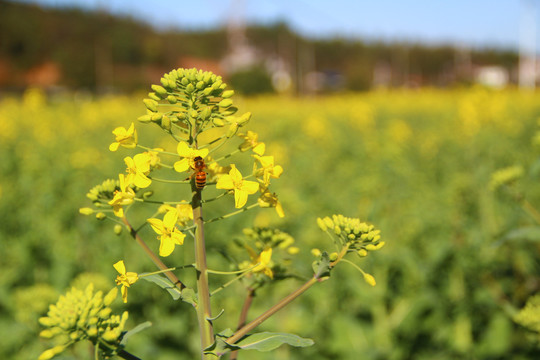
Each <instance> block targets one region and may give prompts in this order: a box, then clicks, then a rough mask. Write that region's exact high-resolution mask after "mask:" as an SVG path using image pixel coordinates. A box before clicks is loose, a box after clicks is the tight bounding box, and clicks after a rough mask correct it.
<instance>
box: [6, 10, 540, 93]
mask: <svg viewBox="0 0 540 360" xmlns="http://www.w3.org/2000/svg"><path fill="white" fill-rule="evenodd" d="M0 4H1V6H2V8H1V9H2V11H1V14H0V16H1V18H0V20H1V21H0V26H1V28H0V34H1V35H0V36H1V38H0V39H1V41H0V90H2V91H7V90H21V89H22V88H24V87H25V86H32V85H36V86H40V87H44V88H47V89H49V90H51V91H62V90H66V89H69V90H73V89H77V90H88V91H92V92H98V93H110V92H125V91H133V90H135V89H140V88H142V87H144V86H146V85H147V84H148V82H150V81H156V79H158V77H159V76H161V74H163V73H164V72H165V71H168V69H171V68H177V67H187V68H189V67H194V66H196V67H201V68H206V69H208V70H211V71H214V72H216V73H220V74H222V75H223V76H225V77H226V78H227V79H229V81H230V82H231V83H232V84H234V85H235V87H236V88H237V89H238V90H239V91H242V92H244V93H262V92H278V93H281V92H287V93H294V94H302V95H304V94H313V93H320V92H335V91H346V90H368V89H372V88H376V87H407V88H413V87H419V86H437V87H441V86H455V85H460V84H474V83H480V84H484V85H488V86H493V87H504V86H507V85H515V84H519V85H521V86H529V87H530V86H534V83H535V82H536V80H537V75H536V73H537V71H536V66H537V65H536V62H535V59H534V58H535V57H534V54H535V49H536V48H537V46H538V43H539V40H538V39H537V36H536V19H537V17H538V9H537V7H538V4H537V3H536V2H535V1H532V0H529V1H525V0H523V1H509V0H505V1H500V2H497V4H493V3H492V2H490V1H476V2H474V3H472V4H471V3H470V2H467V1H458V2H453V3H451V4H450V3H445V2H439V3H437V4H435V3H433V2H430V1H427V0H424V1H416V2H414V3H412V4H406V5H405V4H400V3H399V2H396V1H379V2H376V3H375V4H371V3H369V2H362V1H359V2H355V1H346V0H338V1H336V2H333V3H332V4H331V5H329V4H328V2H326V1H304V0H300V1H296V2H292V3H291V2H287V1H281V0H280V1H266V0H265V1H261V2H254V1H247V0H228V1H209V0H208V1H197V2H182V3H178V2H175V1H167V0H163V1H158V2H156V3H154V4H151V5H150V4H148V3H147V2H144V1H129V2H126V1H121V0H113V1H101V0H78V1H75V0H35V1H2V2H0Z"/></svg>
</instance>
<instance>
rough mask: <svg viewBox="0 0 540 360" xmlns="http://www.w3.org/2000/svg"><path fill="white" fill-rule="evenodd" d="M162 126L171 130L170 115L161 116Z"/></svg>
mask: <svg viewBox="0 0 540 360" xmlns="http://www.w3.org/2000/svg"><path fill="white" fill-rule="evenodd" d="M161 127H162V128H163V129H165V130H167V131H169V130H171V119H169V117H168V116H163V117H162V118H161Z"/></svg>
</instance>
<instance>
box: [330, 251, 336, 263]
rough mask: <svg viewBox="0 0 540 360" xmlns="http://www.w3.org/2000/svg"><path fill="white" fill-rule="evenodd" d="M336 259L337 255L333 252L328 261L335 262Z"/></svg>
mask: <svg viewBox="0 0 540 360" xmlns="http://www.w3.org/2000/svg"><path fill="white" fill-rule="evenodd" d="M337 258H338V253H337V252H333V253H331V254H330V261H336V260H337Z"/></svg>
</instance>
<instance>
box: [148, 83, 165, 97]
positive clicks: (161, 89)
mask: <svg viewBox="0 0 540 360" xmlns="http://www.w3.org/2000/svg"><path fill="white" fill-rule="evenodd" d="M167 83H168V81H167ZM151 87H152V90H154V91H155V92H156V94H159V95H161V96H162V97H164V96H165V95H167V90H166V89H165V88H164V87H163V86H159V85H152V86H151Z"/></svg>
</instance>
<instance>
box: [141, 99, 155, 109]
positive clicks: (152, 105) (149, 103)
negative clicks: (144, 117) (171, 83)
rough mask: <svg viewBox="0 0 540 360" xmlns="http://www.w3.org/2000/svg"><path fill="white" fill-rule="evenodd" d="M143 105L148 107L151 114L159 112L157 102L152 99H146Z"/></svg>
mask: <svg viewBox="0 0 540 360" xmlns="http://www.w3.org/2000/svg"><path fill="white" fill-rule="evenodd" d="M143 103H144V105H145V106H146V108H147V109H148V110H150V111H151V112H156V111H157V106H158V103H157V101H155V100H152V99H144V100H143Z"/></svg>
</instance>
